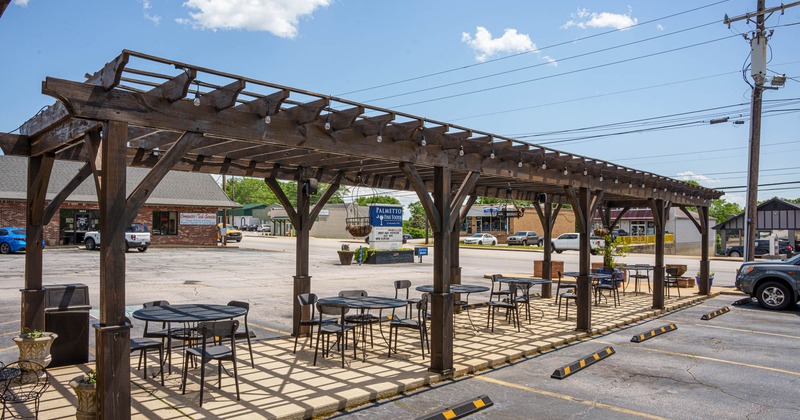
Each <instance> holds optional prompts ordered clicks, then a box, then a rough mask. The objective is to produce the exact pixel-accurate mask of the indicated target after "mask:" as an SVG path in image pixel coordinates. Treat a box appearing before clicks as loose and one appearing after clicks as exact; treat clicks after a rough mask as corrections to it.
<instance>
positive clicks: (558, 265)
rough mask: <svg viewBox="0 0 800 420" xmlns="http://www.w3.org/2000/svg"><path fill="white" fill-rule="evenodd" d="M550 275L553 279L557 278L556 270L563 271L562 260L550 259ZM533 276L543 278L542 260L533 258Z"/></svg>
mask: <svg viewBox="0 0 800 420" xmlns="http://www.w3.org/2000/svg"><path fill="white" fill-rule="evenodd" d="M550 263H551V269H552V275H553V277H552V278H554V279H557V278H558V273H556V272H557V271H560V272H562V273H563V272H564V261H550ZM533 276H534V277H536V278H543V276H544V274H543V273H542V261H541V260H534V261H533Z"/></svg>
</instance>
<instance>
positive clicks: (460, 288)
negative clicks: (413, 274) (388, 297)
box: [416, 284, 489, 337]
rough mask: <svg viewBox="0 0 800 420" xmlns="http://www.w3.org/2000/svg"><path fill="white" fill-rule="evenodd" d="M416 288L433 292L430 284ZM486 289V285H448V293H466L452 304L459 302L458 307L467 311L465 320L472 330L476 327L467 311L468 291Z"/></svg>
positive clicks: (454, 328) (484, 290)
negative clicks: (462, 298) (464, 296)
mask: <svg viewBox="0 0 800 420" xmlns="http://www.w3.org/2000/svg"><path fill="white" fill-rule="evenodd" d="M416 289H417V291H419V292H423V293H433V285H432V284H426V285H423V286H417V287H416ZM488 291H489V288H488V287H486V286H478V285H473V284H451V285H450V293H464V294H465V295H467V297H466V298H464V301H463V302H461V301H458V302H453V304H454V305H459V304H461V306H460V308H461V310H463V311H464V312H466V313H467V320H468V321H469V323H470V325H472V329H473V330H477V328H476V327H475V324H473V323H472V315H470V313H469V295H470V293H481V292H488ZM455 336H456V317H455V315H454V316H453V337H455Z"/></svg>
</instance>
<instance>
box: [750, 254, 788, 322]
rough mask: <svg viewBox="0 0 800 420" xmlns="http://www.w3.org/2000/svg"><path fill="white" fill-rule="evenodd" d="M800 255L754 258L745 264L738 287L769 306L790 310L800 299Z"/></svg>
mask: <svg viewBox="0 0 800 420" xmlns="http://www.w3.org/2000/svg"><path fill="white" fill-rule="evenodd" d="M798 285H800V255H796V256H794V257H792V258H790V259H788V260H786V261H775V260H769V261H752V262H746V263H744V264H742V266H741V267H740V268H739V272H738V274H737V275H736V288H737V289H739V290H741V291H742V292H744V293H747V294H748V295H750V296H751V297H755V298H756V299H758V303H760V304H761V306H763V307H764V308H766V309H786V308H787V307H789V305H792V304H794V303H796V302H797V301H798V300H800V293H799V292H798Z"/></svg>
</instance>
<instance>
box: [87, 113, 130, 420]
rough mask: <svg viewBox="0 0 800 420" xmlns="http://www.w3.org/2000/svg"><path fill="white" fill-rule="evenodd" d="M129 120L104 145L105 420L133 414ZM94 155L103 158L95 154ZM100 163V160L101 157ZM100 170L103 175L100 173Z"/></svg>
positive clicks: (101, 332) (101, 376) (101, 390)
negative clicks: (127, 245)
mask: <svg viewBox="0 0 800 420" xmlns="http://www.w3.org/2000/svg"><path fill="white" fill-rule="evenodd" d="M127 140H128V124H127V123H125V122H120V121H109V122H107V123H106V124H105V126H104V128H103V139H102V141H101V143H100V151H101V153H100V167H99V168H97V166H95V167H96V168H97V169H99V170H98V171H95V174H96V177H97V179H99V182H98V184H99V185H100V189H99V191H98V203H99V205H100V220H101V224H100V235H101V236H102V238H103V241H102V242H101V243H100V323H99V324H98V325H95V332H96V347H97V400H98V404H99V408H98V415H99V417H100V418H101V419H124V418H130V416H131V381H130V375H131V372H130V324H128V323H126V322H125V228H126V226H125V224H124V223H123V219H124V216H125V209H126V175H127V173H126V171H127V164H126V163H127V162H126V153H125V143H126V142H127ZM93 157H94V158H96V157H97V155H96V154H95V155H94V156H93ZM95 164H97V160H96V159H95ZM98 172H99V173H98Z"/></svg>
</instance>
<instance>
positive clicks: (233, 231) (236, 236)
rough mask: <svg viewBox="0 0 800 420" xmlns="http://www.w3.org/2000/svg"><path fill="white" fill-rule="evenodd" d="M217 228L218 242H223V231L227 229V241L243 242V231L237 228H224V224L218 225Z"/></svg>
mask: <svg viewBox="0 0 800 420" xmlns="http://www.w3.org/2000/svg"><path fill="white" fill-rule="evenodd" d="M217 228H218V229H217V242H222V231H223V229H225V240H227V241H229V242H230V241H236V242H242V231H240V230H239V229H237V228H236V226H228V227H227V228H223V227H222V223H218V224H217Z"/></svg>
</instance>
